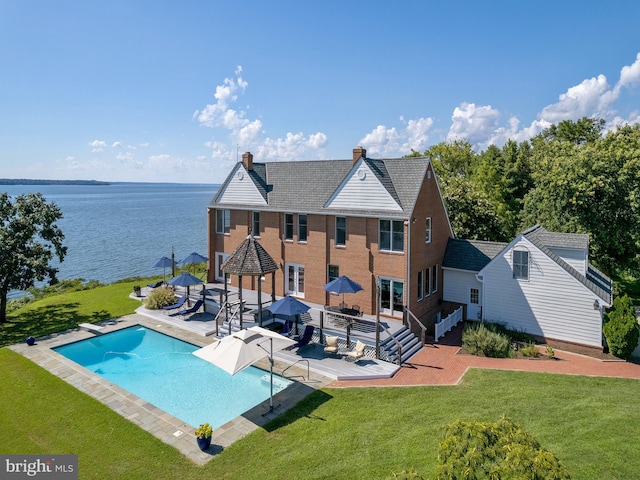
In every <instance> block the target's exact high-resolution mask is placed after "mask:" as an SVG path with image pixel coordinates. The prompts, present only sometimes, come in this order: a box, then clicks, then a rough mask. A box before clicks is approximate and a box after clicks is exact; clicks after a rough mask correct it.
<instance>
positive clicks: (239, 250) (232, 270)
mask: <svg viewBox="0 0 640 480" xmlns="http://www.w3.org/2000/svg"><path fill="white" fill-rule="evenodd" d="M220 269H221V270H222V271H223V272H225V273H229V274H231V275H262V274H265V273H271V272H275V271H276V270H278V264H277V263H276V262H275V260H274V259H273V258H271V255H269V254H268V253H267V251H266V250H265V249H264V248H263V246H262V245H260V244H259V243H258V241H257V240H256V239H255V238H253V236H252V235H249V236H248V237H247V238H245V239H244V240H243V241H242V243H241V244H240V245H238V246H237V247H236V249H235V250H234V251H233V253H232V254H231V255H229V256H228V257H227V259H226V260H225V261H224V262H222V265H220Z"/></svg>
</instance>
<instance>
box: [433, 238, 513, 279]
mask: <svg viewBox="0 0 640 480" xmlns="http://www.w3.org/2000/svg"><path fill="white" fill-rule="evenodd" d="M506 245H507V244H506V243H504V242H485V241H481V240H464V239H461V238H450V239H449V241H448V242H447V250H446V251H445V254H444V261H443V262H442V266H443V267H444V268H455V269H456V270H469V271H472V272H479V271H480V270H482V269H483V268H484V267H485V266H486V265H487V264H488V263H489V262H490V261H491V260H493V259H494V258H495V257H496V256H497V255H498V254H499V253H500V252H502V251H503V250H504V247H505V246H506Z"/></svg>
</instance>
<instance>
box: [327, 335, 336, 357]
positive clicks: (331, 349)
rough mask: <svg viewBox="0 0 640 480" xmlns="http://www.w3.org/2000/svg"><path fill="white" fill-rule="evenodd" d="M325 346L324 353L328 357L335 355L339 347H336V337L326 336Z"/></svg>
mask: <svg viewBox="0 0 640 480" xmlns="http://www.w3.org/2000/svg"><path fill="white" fill-rule="evenodd" d="M326 341H327V346H326V347H324V353H328V354H330V355H337V354H338V350H339V348H340V347H339V346H338V337H332V336H330V335H327V336H326Z"/></svg>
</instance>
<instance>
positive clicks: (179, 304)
mask: <svg viewBox="0 0 640 480" xmlns="http://www.w3.org/2000/svg"><path fill="white" fill-rule="evenodd" d="M186 301H187V296H186V295H183V296H181V297H180V298H179V299H178V301H177V302H176V303H174V304H173V305H167V306H166V307H162V309H163V310H175V309H176V308H180V307H182V305H184V302H186Z"/></svg>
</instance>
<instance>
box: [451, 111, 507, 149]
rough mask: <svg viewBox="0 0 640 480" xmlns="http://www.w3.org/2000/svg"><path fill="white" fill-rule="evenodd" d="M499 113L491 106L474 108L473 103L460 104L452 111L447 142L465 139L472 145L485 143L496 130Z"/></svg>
mask: <svg viewBox="0 0 640 480" xmlns="http://www.w3.org/2000/svg"><path fill="white" fill-rule="evenodd" d="M499 118H500V112H499V111H498V110H496V109H495V108H493V107H492V106H491V105H483V106H476V104H475V103H466V102H464V103H461V104H460V106H458V107H456V108H455V109H454V110H453V115H452V116H451V120H452V122H453V124H452V125H451V128H450V129H449V134H448V135H447V140H448V141H452V140H457V139H462V138H465V139H467V140H468V141H469V142H471V143H472V144H478V143H481V142H483V141H486V139H487V138H489V137H490V136H491V134H492V133H493V132H495V130H496V129H497V128H498V120H499Z"/></svg>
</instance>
